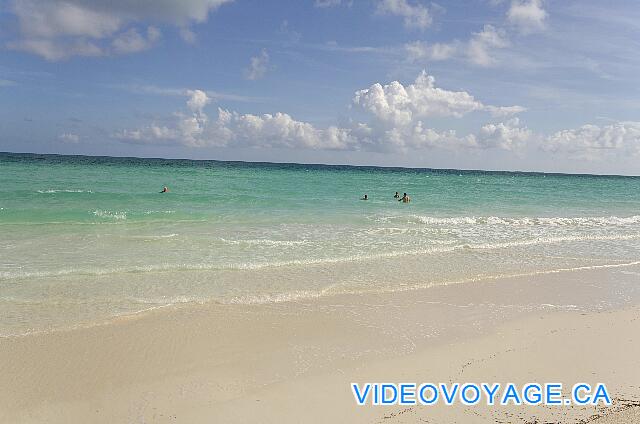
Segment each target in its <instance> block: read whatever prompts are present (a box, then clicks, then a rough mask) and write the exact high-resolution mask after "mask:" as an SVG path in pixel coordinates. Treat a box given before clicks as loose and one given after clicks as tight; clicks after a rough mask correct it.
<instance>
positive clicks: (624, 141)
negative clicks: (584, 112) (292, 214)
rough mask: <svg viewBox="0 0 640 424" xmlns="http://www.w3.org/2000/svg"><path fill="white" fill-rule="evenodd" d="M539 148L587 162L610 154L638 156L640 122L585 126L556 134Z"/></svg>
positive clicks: (639, 150) (639, 149) (639, 148)
mask: <svg viewBox="0 0 640 424" xmlns="http://www.w3.org/2000/svg"><path fill="white" fill-rule="evenodd" d="M542 148H543V150H546V151H550V152H560V153H568V154H570V155H574V156H577V157H582V158H586V159H597V158H601V157H602V156H606V155H610V154H618V155H625V156H637V155H639V154H640V122H636V121H626V122H617V123H615V124H611V125H605V126H598V125H592V124H588V125H583V126H582V127H580V128H576V129H569V130H562V131H558V132H556V133H555V134H552V135H551V136H549V137H547V138H546V140H545V141H544V143H543V144H542Z"/></svg>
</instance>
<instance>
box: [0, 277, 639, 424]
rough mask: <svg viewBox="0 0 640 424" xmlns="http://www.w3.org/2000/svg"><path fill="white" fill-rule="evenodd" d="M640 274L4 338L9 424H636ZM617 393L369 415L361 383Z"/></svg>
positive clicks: (231, 310)
mask: <svg viewBox="0 0 640 424" xmlns="http://www.w3.org/2000/svg"><path fill="white" fill-rule="evenodd" d="M639 282H640V278H639V277H638V274H637V273H633V272H628V270H627V272H626V273H620V272H619V271H617V270H596V271H594V270H591V271H584V272H571V273H557V274H548V275H540V276H527V277H521V278H510V279H505V280H492V281H485V282H477V283H467V284H458V285H450V286H443V287H434V288H428V289H420V290H413V291H404V292H396V293H382V294H359V295H339V296H331V297H324V298H319V299H313V300H305V301H299V302H283V303H273V304H263V305H220V304H204V305H187V306H181V307H170V308H163V309H160V310H155V311H151V312H148V313H144V314H139V315H137V316H134V317H129V318H121V319H117V320H114V321H112V322H109V323H105V324H103V325H97V326H93V327H88V328H81V329H75V330H69V331H59V332H52V333H42V334H32V335H29V336H22V337H12V338H4V339H0V387H2V391H1V392H0V422H2V423H20V422H25V423H31V422H33V423H36V422H38V423H40V422H49V423H86V422H92V423H114V422H119V423H176V422H178V423H199V422H202V423H204V422H207V423H211V422H225V423H235V422H237V423H243V422H265V423H288V422H291V423H294V422H312V423H313V422H318V423H320V422H323V423H326V422H355V423H358V422H363V423H375V422H385V423H387V422H388V423H410V422H431V423H453V422H474V423H476V422H478V423H484V422H487V423H489V422H523V423H524V422H563V423H565V422H566V423H580V422H596V423H614V422H616V423H617V422H621V423H622V422H624V423H629V422H640V420H639V416H640V412H639V411H640V406H639V405H640V403H639V402H640V367H638V358H639V357H640V306H639V305H640V303H639V302H638V293H637V290H638V289H637V288H636V287H638V286H640V284H638V283H639ZM582 381H584V382H587V383H591V384H595V383H599V382H602V383H605V384H606V385H607V388H608V389H609V393H610V394H611V396H612V398H613V399H614V404H613V405H612V406H611V407H607V408H605V407H602V406H599V407H597V408H594V407H593V406H588V407H587V406H585V407H577V406H574V407H564V406H563V407H545V406H536V407H532V406H526V407H524V406H523V407H515V406H506V407H487V406H481V405H479V406H473V407H471V406H464V405H460V404H456V405H454V406H443V405H437V406H434V407H426V406H415V407H399V406H392V407H371V406H366V407H358V406H356V404H355V401H354V397H353V395H352V393H351V389H350V383H351V382H359V383H364V382H397V383H400V382H416V383H418V384H419V383H422V382H438V383H439V382H444V383H449V382H459V383H465V382H478V383H479V382H500V383H507V382H513V383H517V384H522V383H526V382H539V383H544V382H561V383H563V384H565V386H571V385H573V384H574V383H575V382H582Z"/></svg>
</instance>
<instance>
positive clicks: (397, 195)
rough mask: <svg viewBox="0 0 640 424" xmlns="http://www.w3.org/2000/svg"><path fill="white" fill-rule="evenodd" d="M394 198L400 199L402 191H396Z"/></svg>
mask: <svg viewBox="0 0 640 424" xmlns="http://www.w3.org/2000/svg"><path fill="white" fill-rule="evenodd" d="M393 198H394V199H399V198H400V193H398V192H397V191H396V194H395V195H394V196H393Z"/></svg>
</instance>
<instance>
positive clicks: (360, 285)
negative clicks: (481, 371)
mask: <svg viewBox="0 0 640 424" xmlns="http://www.w3.org/2000/svg"><path fill="white" fill-rule="evenodd" d="M163 186H167V187H168V188H169V192H167V193H160V191H161V189H162V188H163ZM396 191H397V192H399V193H400V195H402V194H403V193H405V192H406V193H408V195H409V196H410V197H411V202H410V203H402V202H399V201H398V200H397V199H396V198H394V194H395V192H396ZM365 194H367V196H368V198H369V200H366V201H364V200H361V198H362V197H363V196H364V195H365ZM639 263H640V178H639V177H627V176H596V175H567V174H544V173H529V172H495V171H469V170H454V169H407V168H381V167H366V166H357V167H356V166H335V165H307V164H275V163H246V162H221V161H207V160H177V159H140V158H114V157H90V156H62V155H38V154H14V153H0V317H1V319H0V336H3V337H9V336H11V337H13V336H20V335H24V334H29V333H34V332H42V331H56V330H64V329H69V328H75V327H78V326H86V325H95V324H100V323H103V322H109V320H112V319H115V318H117V317H123V316H130V315H135V314H139V313H141V312H143V311H148V310H150V309H156V308H163V307H167V306H171V305H178V304H186V303H211V304H233V303H237V304H263V303H271V302H284V301H312V300H313V299H314V298H318V297H322V296H332V295H336V294H341V293H356V294H357V293H382V292H393V291H398V290H413V289H417V288H429V287H434V286H442V285H448V284H461V283H462V284H464V283H474V282H477V281H483V280H488V279H492V280H499V279H504V278H505V277H510V276H526V275H538V274H545V273H557V272H571V271H574V270H585V269H606V268H611V269H615V270H619V271H620V272H623V271H624V270H625V269H627V270H631V269H633V267H634V266H636V265H638V264H639ZM636 269H637V268H636ZM627 272H633V271H627ZM636 274H637V273H636ZM637 281H639V285H640V279H638V280H637Z"/></svg>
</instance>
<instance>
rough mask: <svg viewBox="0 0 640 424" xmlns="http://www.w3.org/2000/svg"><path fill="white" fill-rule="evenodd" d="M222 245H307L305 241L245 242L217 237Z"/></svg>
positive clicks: (256, 240)
mask: <svg viewBox="0 0 640 424" xmlns="http://www.w3.org/2000/svg"><path fill="white" fill-rule="evenodd" d="M218 240H220V241H221V242H223V243H226V244H232V245H243V244H246V245H250V246H300V245H305V244H309V243H310V242H309V241H307V240H270V239H247V240H227V239H224V238H222V237H219V238H218Z"/></svg>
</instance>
